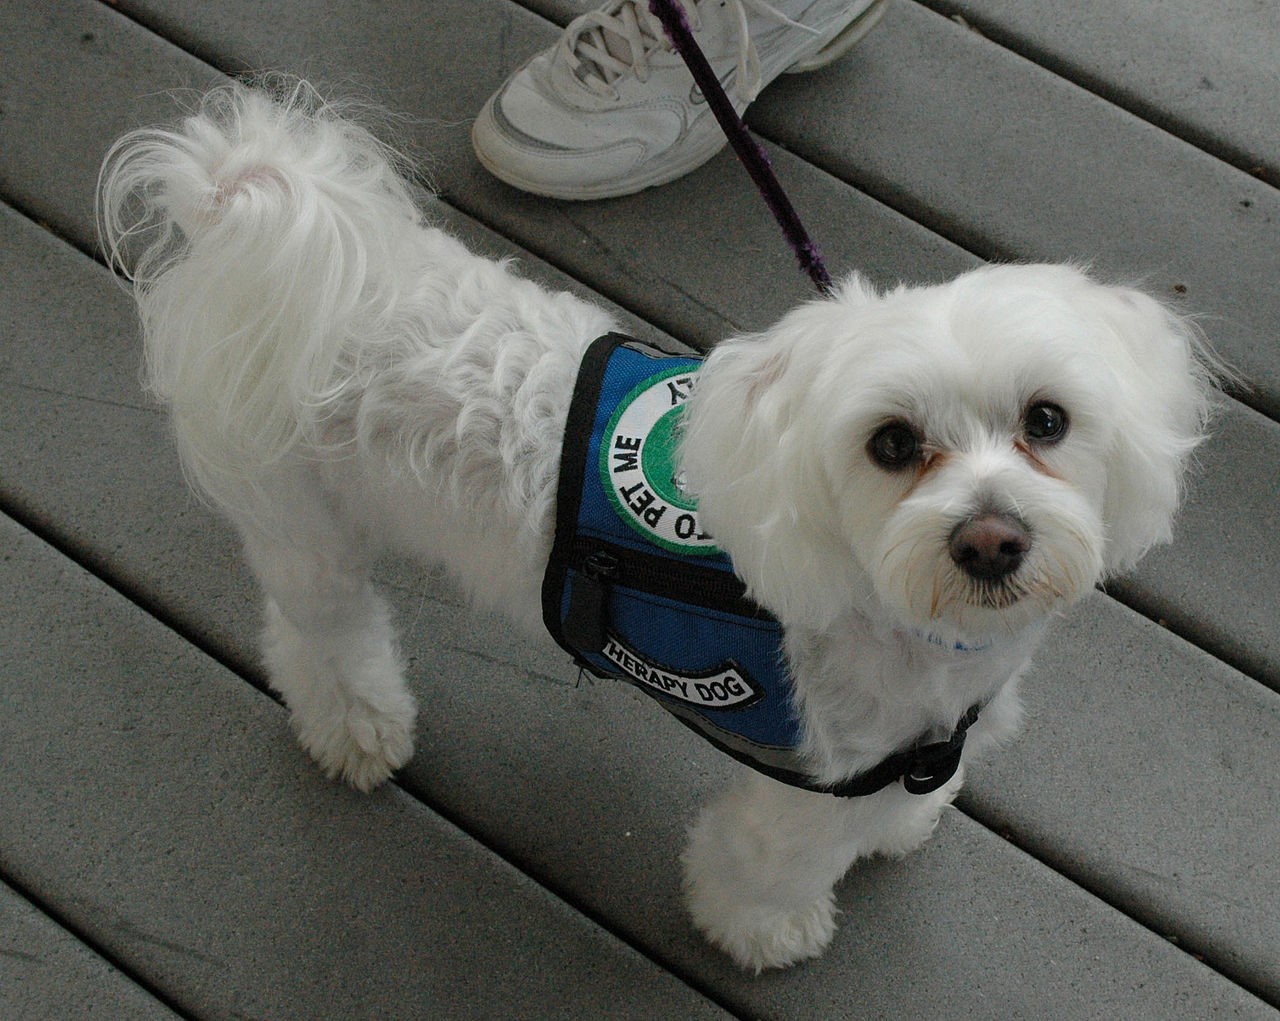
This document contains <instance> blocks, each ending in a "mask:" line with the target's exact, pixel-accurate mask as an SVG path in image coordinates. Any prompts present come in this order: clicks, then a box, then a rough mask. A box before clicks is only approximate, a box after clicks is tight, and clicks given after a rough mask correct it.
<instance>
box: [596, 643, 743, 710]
mask: <svg viewBox="0 0 1280 1021" xmlns="http://www.w3.org/2000/svg"><path fill="white" fill-rule="evenodd" d="M601 652H602V653H603V655H604V657H605V659H607V660H608V661H609V662H610V663H612V664H613V665H614V666H616V667H617V668H618V669H619V670H621V671H622V672H623V673H624V674H626V675H627V676H628V677H630V678H631V679H632V680H633V681H635V682H636V683H637V684H640V685H642V686H644V687H646V688H650V689H652V690H653V691H655V692H657V693H658V694H659V695H665V696H666V697H667V698H674V699H678V700H679V701H681V702H687V703H688V704H689V705H695V706H699V707H701V708H703V709H733V708H735V707H739V706H743V705H745V704H747V703H751V702H755V701H757V700H758V699H759V698H760V697H761V695H762V692H761V691H760V690H759V688H757V687H756V685H755V684H753V683H752V682H751V681H750V680H748V679H747V678H746V677H745V676H744V675H743V674H742V673H741V672H740V671H739V670H738V669H737V668H735V667H734V666H732V665H728V666H725V667H723V668H721V669H719V670H715V671H712V672H711V673H708V674H704V675H700V676H697V677H692V676H686V675H683V674H679V673H676V672H674V671H671V670H667V669H665V668H663V667H660V666H658V665H657V664H656V663H654V662H652V661H651V660H649V659H646V658H645V657H644V656H641V655H640V654H639V653H638V652H636V651H635V650H633V649H630V648H628V647H627V646H626V645H625V644H623V643H622V642H621V641H619V640H618V637H617V636H616V635H612V634H611V635H609V636H608V640H607V641H606V642H605V643H604V648H603V649H602V650H601Z"/></svg>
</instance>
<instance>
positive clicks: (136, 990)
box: [0, 883, 178, 1021]
mask: <svg viewBox="0 0 1280 1021" xmlns="http://www.w3.org/2000/svg"><path fill="white" fill-rule="evenodd" d="M0 1011H2V1012H3V1016H4V1018H5V1021H104V1019H108V1018H109V1019H110V1021H165V1019H173V1018H176V1017H177V1016H178V1015H176V1014H174V1013H173V1011H171V1010H169V1009H168V1008H167V1007H165V1006H164V1005H163V1004H162V1003H160V1002H159V1001H158V1000H157V999H155V997H153V996H151V995H150V994H149V993H147V992H146V991H145V990H143V989H141V988H140V987H139V986H138V985H136V984H135V983H133V982H131V981H130V980H129V979H128V978H126V977H125V976H124V975H123V974H121V973H120V971H119V970H118V969H117V968H114V967H112V966H111V965H110V964H109V963H107V962H106V961H104V960H103V959H102V958H101V957H99V956H98V955H97V954H96V953H94V952H93V951H92V950H91V949H89V948H88V947H87V946H85V944H83V943H81V942H80V941H79V940H78V939H76V938H75V936H73V935H71V934H70V933H69V932H67V931H66V930H65V929H63V928H62V927H61V926H59V925H58V924H57V923H56V922H54V921H53V920H52V919H50V918H49V917H48V916H46V915H44V914H43V913H42V912H40V911H39V910H38V909H37V908H36V907H35V906H34V905H32V904H30V903H29V902H28V901H26V900H24V899H23V898H22V897H21V896H19V895H18V894H17V893H16V892H15V891H14V890H12V889H11V888H10V887H8V886H6V885H5V884H4V883H0Z"/></svg>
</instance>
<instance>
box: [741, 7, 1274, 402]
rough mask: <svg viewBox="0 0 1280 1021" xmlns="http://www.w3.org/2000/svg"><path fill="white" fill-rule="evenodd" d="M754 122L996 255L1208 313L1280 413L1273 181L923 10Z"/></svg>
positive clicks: (900, 18) (755, 115)
mask: <svg viewBox="0 0 1280 1021" xmlns="http://www.w3.org/2000/svg"><path fill="white" fill-rule="evenodd" d="M1206 16H1207V15H1206ZM1277 102H1280V83H1277V88H1276V90H1275V91H1273V93H1272V99H1271V102H1270V104H1268V106H1267V107H1266V108H1267V109H1274V106H1275V104H1276V103H1277ZM750 117H751V122H752V123H753V124H755V125H757V126H758V127H759V129H760V130H761V131H762V132H763V133H764V134H765V135H766V136H767V137H769V138H772V139H774V140H776V141H778V142H781V143H783V144H785V145H786V146H787V147H789V148H791V149H793V150H796V151H798V152H800V153H802V154H803V155H804V156H805V157H806V158H807V159H808V160H810V161H811V162H813V163H815V164H817V165H818V166H821V167H823V168H825V169H827V170H829V171H830V172H831V173H834V174H836V175H837V176H839V177H840V178H842V179H844V180H847V181H851V182H853V183H854V184H856V185H858V186H859V187H863V188H866V189H867V190H869V191H870V192H871V193H872V194H873V195H877V196H881V197H883V198H884V199H885V200H886V201H889V202H890V203H891V204H892V205H894V207H895V208H898V209H901V210H903V211H904V212H906V213H908V214H909V215H910V216H912V217H913V218H914V219H916V220H919V221H920V222H921V223H924V224H926V225H927V226H930V227H933V228H934V229H936V230H938V231H939V232H940V233H942V234H944V235H946V236H947V237H949V238H951V239H953V240H956V241H958V242H959V243H960V244H963V245H964V246H965V247H966V248H968V249H970V250H972V251H974V252H977V253H978V254H981V255H983V256H984V257H987V258H998V259H1013V260H1021V261H1026V260H1040V259H1048V260H1052V261H1064V260H1065V261H1076V262H1087V263H1089V264H1091V265H1094V266H1096V267H1097V268H1098V269H1099V270H1100V271H1102V272H1105V273H1108V274H1114V275H1117V276H1119V277H1121V278H1123V279H1146V280H1147V282H1148V284H1149V286H1150V287H1152V288H1153V289H1154V290H1155V291H1156V292H1157V293H1160V294H1163V295H1164V296H1166V297H1167V298H1168V299H1170V300H1171V301H1172V302H1173V303H1174V304H1175V305H1177V306H1179V307H1182V308H1184V309H1186V310H1187V311H1190V312H1195V313H1197V314H1199V315H1202V316H1203V317H1204V325H1205V328H1206V330H1207V331H1208V332H1209V335H1210V336H1211V338H1212V339H1213V341H1214V343H1215V345H1216V346H1217V347H1218V349H1219V350H1220V351H1221V352H1222V354H1223V355H1224V356H1225V357H1226V358H1227V359H1228V360H1229V361H1231V362H1232V363H1233V364H1234V365H1235V366H1236V367H1237V368H1238V369H1239V370H1240V371H1241V372H1242V373H1243V374H1244V375H1245V376H1246V377H1247V379H1248V380H1249V382H1250V384H1251V386H1252V392H1251V394H1250V396H1249V401H1250V403H1252V404H1254V406H1256V407H1259V408H1261V409H1262V410H1264V411H1266V412H1267V413H1268V414H1269V415H1270V416H1271V417H1273V418H1276V417H1280V348H1277V346H1276V345H1275V343H1274V342H1273V340H1272V335H1273V333H1274V327H1275V323H1276V321H1277V319H1280V294H1278V293H1277V291H1276V288H1275V287H1274V286H1272V284H1273V282H1274V280H1275V279H1276V278H1277V276H1280V246H1277V245H1276V244H1275V224H1276V223H1277V222H1280V191H1277V190H1276V189H1275V188H1273V187H1271V186H1270V185H1268V184H1266V183H1265V182H1263V181H1260V180H1258V179H1257V178H1255V177H1253V176H1251V175H1249V174H1247V173H1245V172H1244V171H1242V170H1238V169H1236V168H1235V167H1233V166H1230V165H1229V164H1226V163H1223V162H1222V161H1220V160H1217V159H1215V158H1214V157H1212V156H1210V155H1209V154H1207V153H1205V152H1203V151H1201V150H1200V149H1198V148H1196V147H1195V146H1193V145H1191V144H1189V143H1187V142H1184V141H1182V140H1181V139H1179V138H1176V137H1175V136H1173V135H1170V134H1168V133H1166V132H1164V131H1161V130H1160V129H1158V128H1155V127H1153V126H1151V125H1150V124H1148V123H1146V122H1144V121H1141V120H1139V119H1138V118H1137V117H1135V116H1133V115H1132V114H1129V113H1127V112H1125V111H1123V110H1120V109H1119V108H1117V107H1114V106H1111V105H1110V104H1108V103H1106V102H1105V101H1103V100H1102V99H1100V98H1098V97H1097V96H1094V95H1092V94H1090V93H1088V92H1085V91H1084V90H1083V89H1080V88H1078V87H1076V86H1074V85H1071V84H1070V83H1068V82H1065V81H1064V80H1063V79H1061V78H1058V77H1056V76H1054V75H1053V74H1051V73H1049V72H1048V71H1045V70H1044V69H1042V68H1040V67H1038V66H1037V65H1035V64H1032V63H1030V62H1029V61H1026V60H1023V59H1021V58H1018V57H1016V56H1014V55H1012V54H1011V53H1009V51H1007V50H1004V49H1001V48H1000V47H998V46H996V45H995V44H993V43H991V42H990V41H988V40H986V39H983V38H982V37H981V36H979V35H977V34H976V33H973V32H969V31H966V30H965V29H963V28H962V27H960V26H959V25H957V24H955V23H954V22H952V21H949V20H947V19H946V18H942V17H940V16H938V15H936V14H934V13H932V12H931V11H928V10H925V9H923V8H921V7H920V6H919V5H917V4H913V3H900V4H895V5H894V7H893V8H892V9H891V10H890V12H889V13H888V14H887V15H886V16H885V19H884V24H883V26H882V27H881V28H878V29H877V30H876V31H875V32H873V33H872V34H871V35H870V36H868V38H867V40H866V42H865V45H860V46H858V48H857V49H856V50H855V51H854V52H853V53H852V54H851V56H850V58H849V59H848V60H845V61H841V62H839V63H837V64H835V65H833V66H831V67H830V68H827V69H825V70H824V71H823V72H822V73H821V74H812V75H796V76H791V77H787V78H784V79H780V80H779V81H778V82H776V83H775V86H774V87H773V88H771V89H770V90H768V91H767V92H766V93H765V94H764V95H762V96H761V98H760V100H759V102H757V103H756V104H755V105H754V106H753V107H752V110H751V113H750Z"/></svg>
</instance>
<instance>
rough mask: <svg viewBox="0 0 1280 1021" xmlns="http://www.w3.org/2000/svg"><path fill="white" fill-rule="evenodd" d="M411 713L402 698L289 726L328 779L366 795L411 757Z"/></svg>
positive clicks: (356, 705)
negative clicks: (363, 792) (386, 704)
mask: <svg viewBox="0 0 1280 1021" xmlns="http://www.w3.org/2000/svg"><path fill="white" fill-rule="evenodd" d="M415 716H416V708H415V705H414V702H413V699H412V698H411V697H409V696H408V695H407V694H405V695H404V697H403V698H400V699H397V700H396V701H395V702H394V703H393V704H391V705H388V706H383V707H378V706H374V705H371V704H370V703H368V702H365V701H361V700H357V701H354V702H352V703H351V704H350V705H347V706H345V707H343V708H342V709H341V710H340V711H337V712H332V713H325V714H319V715H317V716H314V717H312V718H306V717H304V716H303V715H302V714H300V713H298V712H295V713H294V714H293V716H292V719H291V723H292V726H293V729H294V732H295V733H296V734H297V735H298V742H299V743H300V744H301V745H302V747H303V748H304V749H305V750H306V751H307V754H309V755H310V756H311V757H312V758H313V759H315V760H316V762H317V763H319V765H320V767H321V768H322V769H323V770H324V772H325V775H326V776H328V777H329V778H330V779H331V780H342V781H344V782H345V783H349V784H350V785H351V786H352V787H354V788H356V789H357V790H360V791H371V790H373V788H375V787H377V786H378V785H379V784H381V783H383V782H384V781H385V780H387V778H388V777H390V776H391V774H392V773H394V772H395V771H396V770H397V769H399V768H400V767H401V766H403V765H404V764H405V763H406V762H408V761H409V759H410V758H411V757H412V756H413V724H414V719H415Z"/></svg>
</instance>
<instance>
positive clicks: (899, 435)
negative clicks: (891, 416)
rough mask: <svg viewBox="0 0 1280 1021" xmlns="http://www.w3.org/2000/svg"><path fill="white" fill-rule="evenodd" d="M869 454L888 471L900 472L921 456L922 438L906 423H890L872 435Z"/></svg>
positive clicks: (868, 447)
mask: <svg viewBox="0 0 1280 1021" xmlns="http://www.w3.org/2000/svg"><path fill="white" fill-rule="evenodd" d="M867 454H868V455H869V456H870V457H871V460H873V461H874V462H875V463H876V464H878V465H879V466H880V467H881V468H884V469H885V470H886V471H898V470H899V469H901V468H905V467H907V465H909V464H911V462H912V461H914V460H916V458H918V457H919V456H920V437H919V436H917V435H916V431H915V430H914V429H912V428H911V426H909V425H907V424H906V423H905V422H890V423H888V424H887V425H882V426H881V427H880V428H879V429H877V430H876V431H875V432H874V433H873V434H872V436H871V439H870V440H868V441H867Z"/></svg>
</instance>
